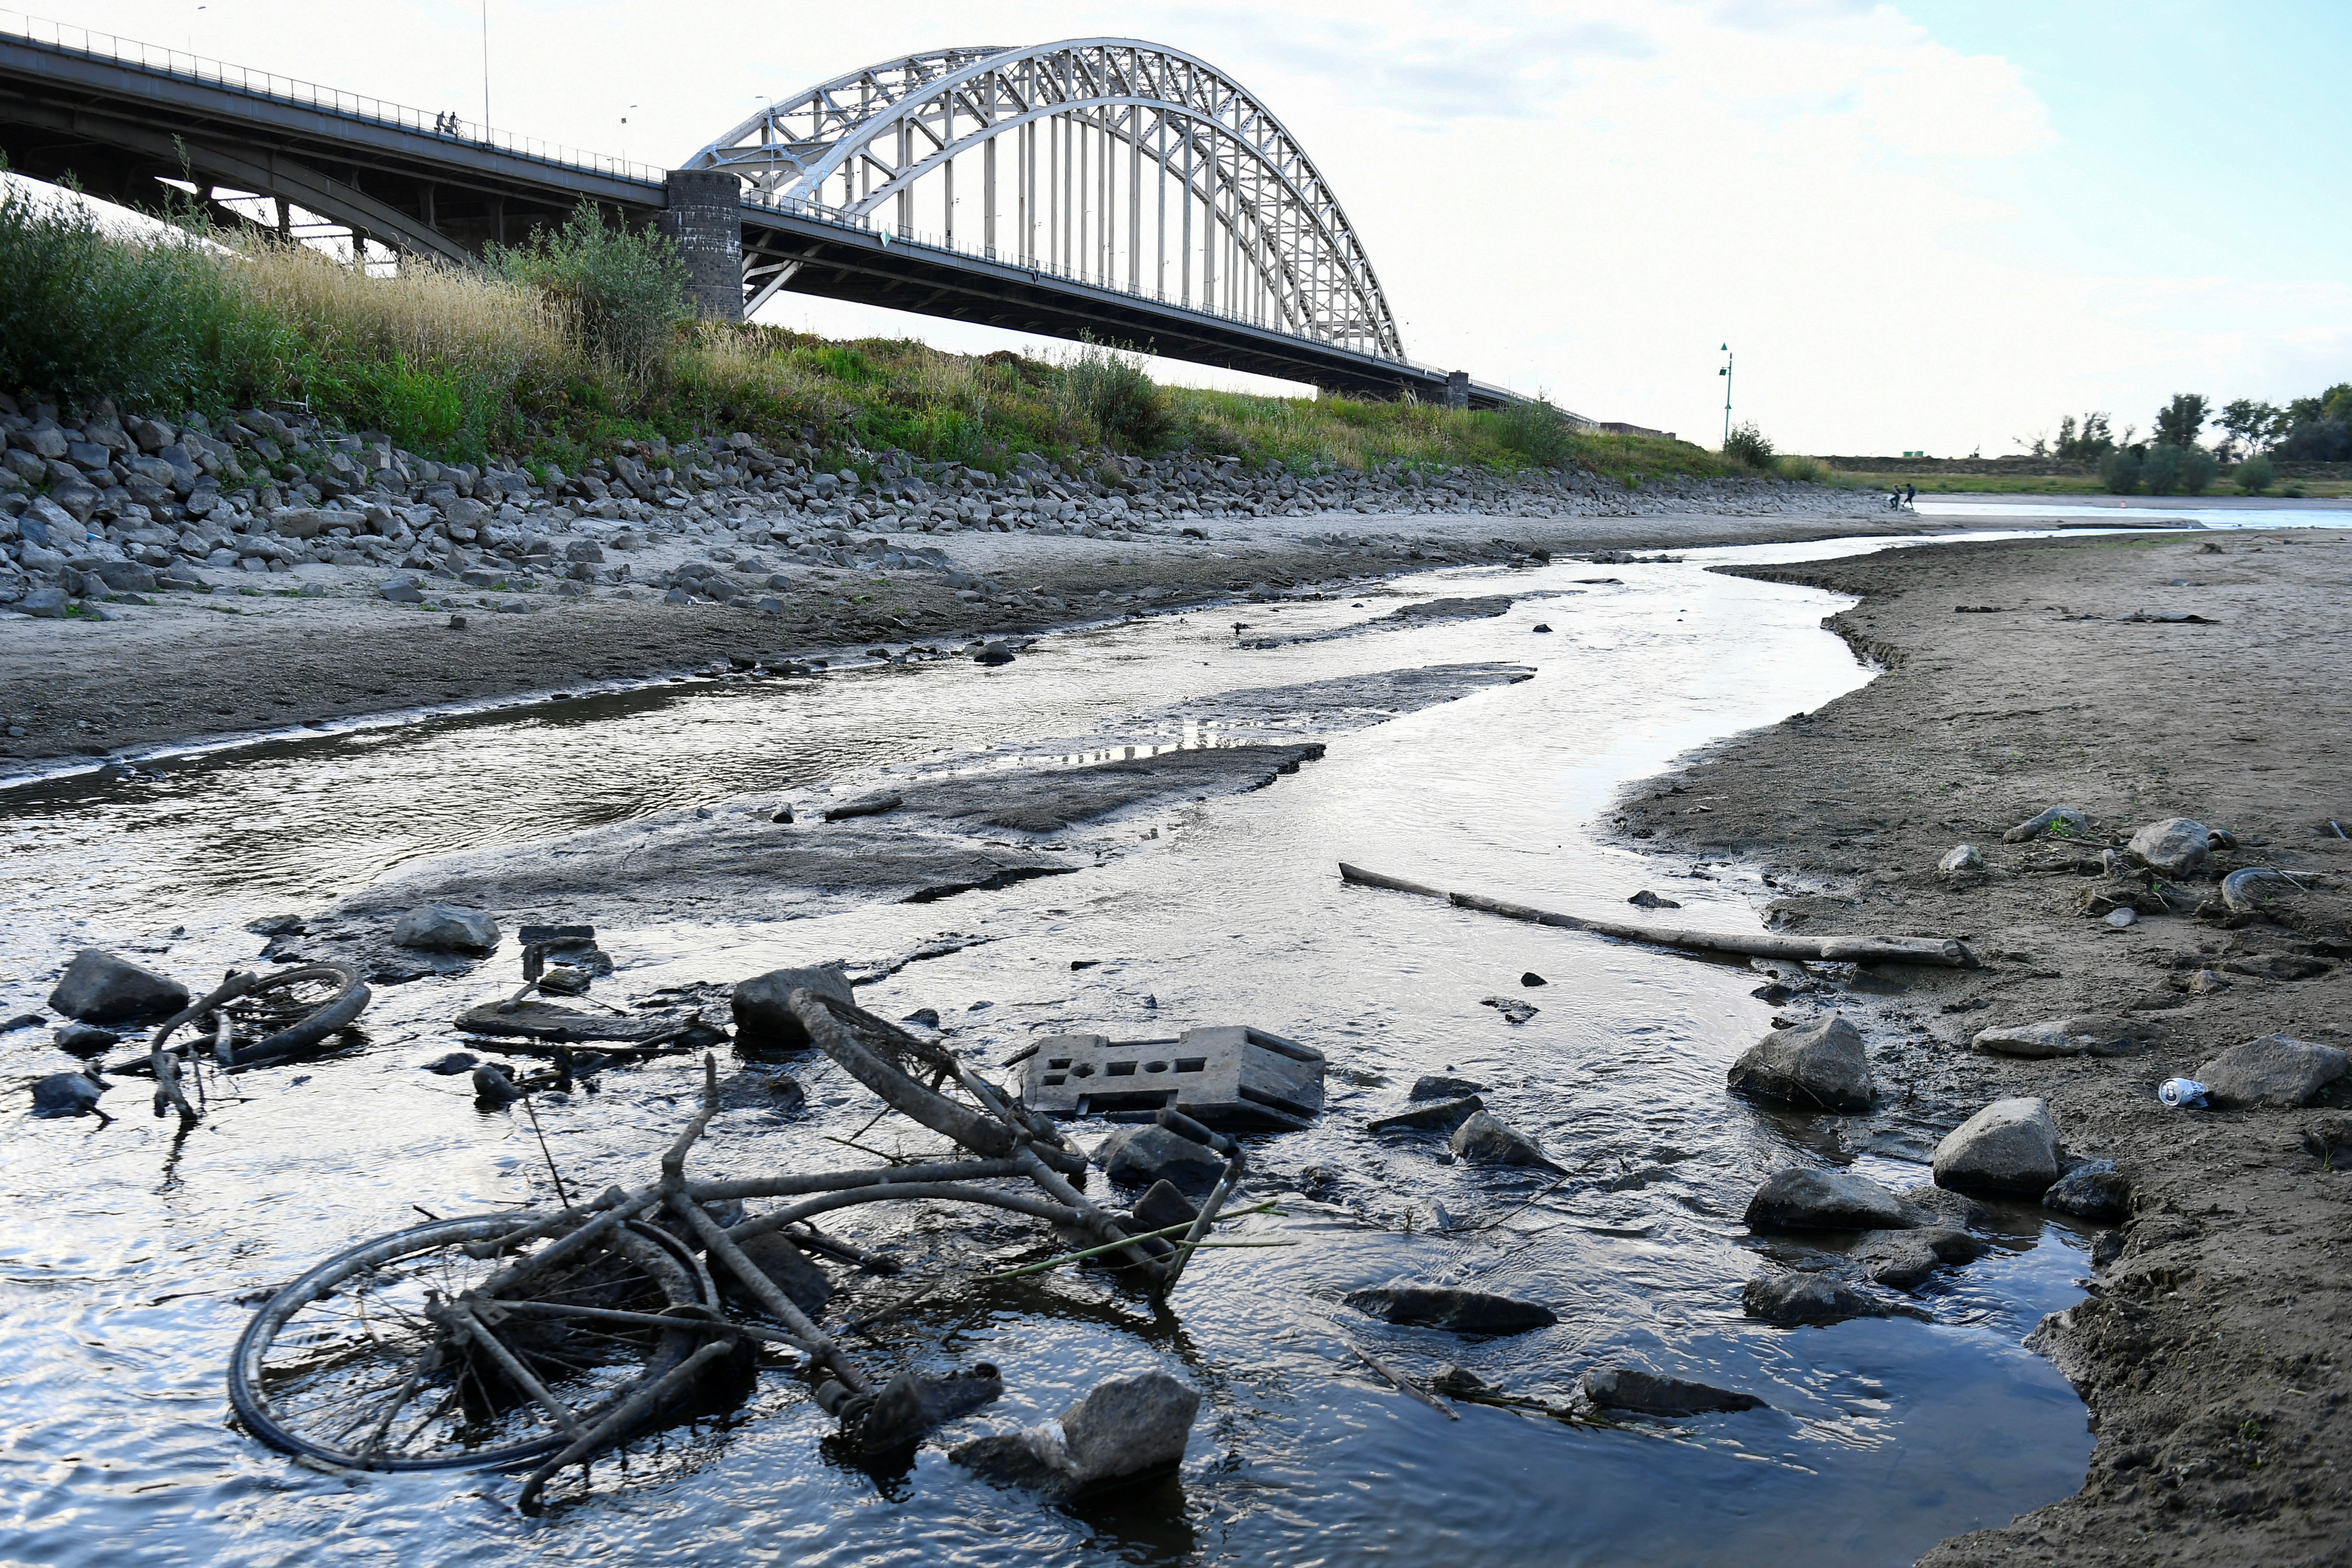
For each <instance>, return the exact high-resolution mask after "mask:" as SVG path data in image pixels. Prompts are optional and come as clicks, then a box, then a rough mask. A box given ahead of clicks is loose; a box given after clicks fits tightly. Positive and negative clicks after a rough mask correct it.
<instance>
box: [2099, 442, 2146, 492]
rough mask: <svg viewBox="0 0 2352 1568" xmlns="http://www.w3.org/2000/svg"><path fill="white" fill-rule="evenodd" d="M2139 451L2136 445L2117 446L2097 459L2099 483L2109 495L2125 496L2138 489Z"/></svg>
mask: <svg viewBox="0 0 2352 1568" xmlns="http://www.w3.org/2000/svg"><path fill="white" fill-rule="evenodd" d="M2140 451H2141V448H2139V447H2116V449H2115V450H2114V451H2112V452H2109V453H2108V454H2107V455H2106V456H2105V457H2104V458H2100V459H2099V483H2100V484H2102V485H2104V486H2105V487H2106V491H2107V493H2108V494H2109V495H2111V496H2127V495H2129V494H2131V493H2132V491H2134V490H2136V489H2139V479H2140Z"/></svg>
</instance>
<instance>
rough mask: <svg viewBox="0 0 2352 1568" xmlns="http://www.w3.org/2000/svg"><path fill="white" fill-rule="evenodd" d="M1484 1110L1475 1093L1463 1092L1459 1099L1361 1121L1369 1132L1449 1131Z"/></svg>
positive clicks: (1434, 1102)
mask: <svg viewBox="0 0 2352 1568" xmlns="http://www.w3.org/2000/svg"><path fill="white" fill-rule="evenodd" d="M1482 1110H1486V1101H1485V1100H1480V1099H1479V1098H1478V1097H1477V1096H1476V1095H1475V1094H1470V1095H1465V1096H1463V1097H1462V1098H1461V1099H1460V1100H1435V1101H1433V1102H1431V1103H1428V1104H1425V1105H1416V1106H1414V1107H1413V1108H1412V1110H1401V1111H1399V1112H1397V1114H1395V1115H1394V1116H1381V1117H1377V1118H1375V1119H1374V1120H1372V1121H1368V1122H1366V1123H1365V1124H1364V1130H1365V1131H1368V1132H1401V1131H1427V1132H1452V1131H1454V1129H1455V1128H1457V1127H1459V1126H1461V1125H1462V1124H1463V1123H1464V1122H1465V1121H1469V1120H1470V1118H1471V1117H1473V1116H1475V1115H1476V1114H1477V1113H1478V1112H1479V1111H1482Z"/></svg>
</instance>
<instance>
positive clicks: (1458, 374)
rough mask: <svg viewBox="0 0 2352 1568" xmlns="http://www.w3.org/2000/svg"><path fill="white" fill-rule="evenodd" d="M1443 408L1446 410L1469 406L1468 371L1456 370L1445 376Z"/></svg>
mask: <svg viewBox="0 0 2352 1568" xmlns="http://www.w3.org/2000/svg"><path fill="white" fill-rule="evenodd" d="M1445 406H1446V407H1448V408H1467V407H1469V406H1470V373H1469V372H1468V371H1466V370H1456V371H1449V372H1448V373H1447V374H1446V377H1445Z"/></svg>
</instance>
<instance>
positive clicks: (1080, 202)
mask: <svg viewBox="0 0 2352 1568" xmlns="http://www.w3.org/2000/svg"><path fill="white" fill-rule="evenodd" d="M975 163H976V164H977V165H978V167H977V169H976V170H975V168H974V164H975ZM960 165H961V172H962V175H963V182H962V190H961V193H960V192H959V189H958V173H959V166H960ZM685 166H686V167H687V168H688V169H707V170H724V171H726V172H728V173H730V174H735V175H737V176H738V177H740V179H741V180H742V182H743V184H744V188H745V200H746V202H747V203H752V204H758V205H764V206H771V207H778V208H782V209H785V210H787V211H793V212H797V213H803V214H807V215H810V216H825V217H830V218H833V219H835V220H836V221H839V222H844V223H847V224H852V225H856V226H860V227H868V228H872V227H877V226H879V227H881V228H882V229H883V231H884V232H885V233H887V234H891V235H894V236H896V237H899V238H901V239H927V240H929V241H930V242H932V243H935V244H940V245H943V246H944V247H946V248H949V249H951V250H969V251H971V252H973V253H975V254H977V255H979V256H981V257H982V258H987V259H989V260H992V261H999V262H1009V263H1011V264H1013V265H1015V266H1019V267H1024V268H1031V269H1034V270H1042V271H1047V272H1052V273H1055V274H1057V275H1059V276H1062V277H1065V278H1068V279H1075V280H1077V281H1080V282H1085V283H1090V284H1094V285H1096V286H1098V287H1107V288H1113V289H1123V290H1124V291H1126V292H1128V293H1130V294H1140V295H1144V296H1146V297H1148V298H1150V299H1153V300H1159V301H1161V302H1163V303H1167V304H1172V305H1175V306H1178V307H1179V308H1181V309H1186V310H1201V311H1207V312H1210V313H1213V314H1216V315H1221V316H1225V317H1230V318H1233V319H1235V320H1238V321H1245V322H1250V323H1254V324H1255V325H1258V326H1260V327H1265V328H1270V329H1272V330H1274V331H1281V332H1286V333H1289V334H1292V335H1295V336H1298V337H1303V338H1309V339H1312V340H1315V341H1317V342H1324V343H1328V344H1330V345H1332V346H1334V347H1337V348H1342V349H1347V350H1351V351H1353V352H1355V353H1362V354H1368V355H1371V356H1374V357H1377V358H1380V359H1384V360H1392V361H1400V362H1401V361H1402V360H1403V359H1404V345H1403V342H1402V340H1401V338H1400V337H1399V335H1398V332H1397V324H1396V316H1395V313H1394V312H1393V311H1392V310H1390V308H1389V303H1388V300H1387V297H1386V296H1385V295H1383V294H1382V293H1381V284H1380V279H1379V278H1378V276H1377V275H1376V274H1375V273H1374V272H1373V270H1372V264H1371V260H1370V258H1369V257H1367V256H1366V255H1365V254H1364V247H1363V244H1362V242H1361V241H1360V239H1359V238H1358V237H1357V235H1356V231H1355V229H1354V227H1353V226H1351V225H1350V224H1349V221H1348V215H1347V213H1346V212H1345V211H1344V210H1342V208H1341V207H1340V205H1339V198H1338V196H1337V195H1334V194H1333V193H1332V190H1331V187H1330V184H1329V183H1328V181H1326V180H1325V179H1324V177H1323V175H1322V173H1321V171H1319V170H1318V169H1317V168H1316V166H1315V163H1314V161H1313V160H1312V159H1310V158H1308V157H1307V153H1306V150H1305V149H1304V148H1302V147H1301V146H1299V144H1298V142H1297V138H1296V137H1294V136H1292V135H1291V134H1290V132H1288V131H1287V130H1286V129H1285V128H1284V126H1283V124H1282V122H1281V121H1279V120H1277V119H1276V117H1275V116H1274V114H1273V112H1272V111H1271V110H1268V109H1267V108H1266V107H1265V105H1264V104H1263V103H1261V102H1259V101H1258V100H1256V99H1255V98H1253V97H1252V96H1251V95H1250V94H1249V92H1248V91H1247V90H1245V89H1244V88H1243V87H1242V86H1241V84H1239V83H1238V82H1236V81H1234V79H1232V78H1231V77H1228V76H1226V75H1225V74H1224V73H1223V72H1222V71H1220V70H1218V69H1217V68H1215V67H1213V66H1211V65H1209V64H1208V63H1207V62H1205V61H1203V60H1202V59H1200V58H1197V57H1195V56H1192V55H1189V54H1186V53H1184V52H1183V51H1182V50H1181V49H1173V48H1170V47H1166V46H1165V45H1160V44H1150V43H1144V42H1141V41H1139V40H1137V39H1133V38H1074V39H1066V40H1064V41H1062V42H1058V43H1050V44H1040V45H1035V46H1033V47H1018V48H1003V47H972V48H950V49H940V50H934V51H931V52H929V53H925V54H919V55H909V56H907V57H905V58H901V59H896V60H889V61H886V62H884V63H881V64H878V65H872V66H867V67H866V68H864V69H862V70H856V71H851V72H848V73H847V74H845V75H843V76H838V77H835V78H834V79H832V80H830V81H826V82H822V83H820V84H818V85H817V86H815V87H813V88H810V89H807V90H806V91H804V92H802V93H799V94H796V95H794V96H793V97H791V98H787V99H784V100H781V101H779V102H777V103H774V104H772V105H770V106H769V107H768V108H767V109H765V110H761V112H760V113H758V114H755V115H753V116H752V117H751V118H750V119H749V120H746V121H743V122H742V123H741V124H740V125H738V126H736V127H735V128H734V129H733V130H731V131H730V132H727V133H726V134H725V135H723V136H721V137H719V139H718V140H717V141H715V142H711V143H710V144H709V146H707V147H705V148H703V149H702V150H701V151H700V152H699V153H696V154H695V155H694V157H693V158H691V159H689V160H688V162H687V163H686V165H685ZM975 175H976V182H975ZM975 209H976V210H975ZM746 241H747V243H746V246H745V252H744V257H743V268H744V292H745V309H746V310H747V311H749V310H756V309H757V308H758V307H759V306H760V305H761V304H762V303H764V302H765V301H766V300H768V299H769V298H770V297H772V295H773V294H774V293H775V291H776V290H777V289H781V288H783V287H785V286H786V285H788V284H789V283H790V282H791V281H792V279H793V276H794V274H795V273H796V272H797V271H798V270H799V268H800V265H801V263H800V262H799V260H798V259H797V258H794V257H793V256H792V255H789V254H782V253H777V254H761V253H760V252H759V251H758V250H757V248H756V247H755V245H754V244H753V243H752V242H751V237H750V236H749V235H747V237H746Z"/></svg>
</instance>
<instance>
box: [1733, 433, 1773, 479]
mask: <svg viewBox="0 0 2352 1568" xmlns="http://www.w3.org/2000/svg"><path fill="white" fill-rule="evenodd" d="M1723 455H1724V456H1725V457H1727V458H1733V459H1735V460H1736V461H1738V462H1742V463H1745V464H1747V465H1748V467H1749V468H1763V469H1765V470H1767V471H1769V470H1770V468H1771V467H1772V443H1771V441H1770V439H1769V438H1768V437H1766V436H1765V434H1764V432H1763V431H1761V430H1759V429H1758V428H1756V426H1753V425H1738V426H1733V427H1732V431H1731V434H1730V435H1729V436H1728V437H1725V439H1724V443H1723Z"/></svg>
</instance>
